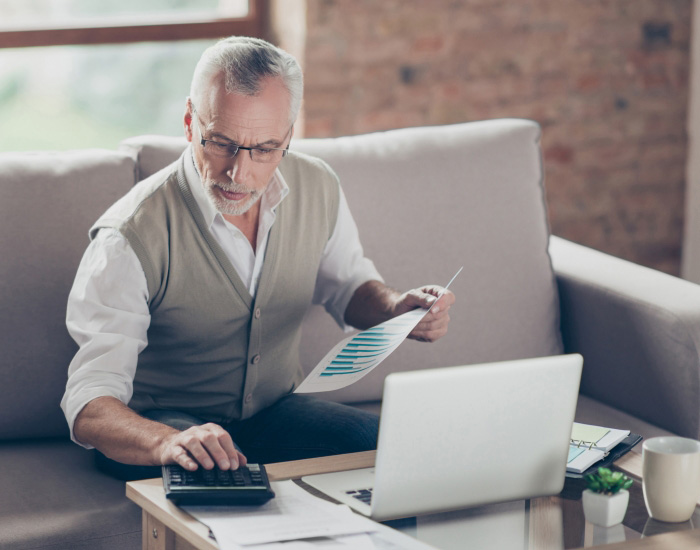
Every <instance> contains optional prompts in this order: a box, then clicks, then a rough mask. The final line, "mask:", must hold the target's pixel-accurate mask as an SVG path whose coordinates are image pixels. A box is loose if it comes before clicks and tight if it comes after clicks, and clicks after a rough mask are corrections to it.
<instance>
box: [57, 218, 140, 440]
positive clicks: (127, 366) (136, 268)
mask: <svg viewBox="0 0 700 550" xmlns="http://www.w3.org/2000/svg"><path fill="white" fill-rule="evenodd" d="M150 321H151V317H150V312H149V309H148V286H147V283H146V277H145V275H144V273H143V269H142V268H141V264H140V262H139V260H138V258H137V257H136V254H135V253H134V251H133V250H132V248H131V246H130V245H129V243H128V242H127V241H126V239H125V238H124V237H123V236H122V235H121V233H119V232H118V231H116V230H112V229H102V230H100V232H99V233H98V234H97V236H96V237H95V239H94V240H93V241H92V242H91V243H90V245H89V246H88V248H87V250H86V251H85V254H84V255H83V259H82V261H81V263H80V266H79V268H78V272H77V274H76V277H75V281H74V283H73V288H72V289H71V292H70V295H69V297H68V307H67V312H66V325H67V327H68V332H69V333H70V335H71V337H72V338H73V339H74V340H75V342H76V343H77V344H78V346H79V350H78V352H77V353H76V355H75V357H74V358H73V360H72V361H71V364H70V366H69V367H68V382H67V384H66V392H65V394H64V395H63V399H62V400H61V408H62V409H63V413H64V414H65V416H66V420H67V422H68V426H69V428H70V435H71V439H72V440H73V441H75V442H76V443H78V444H79V445H83V444H82V443H80V442H79V441H77V440H76V439H75V436H74V435H73V424H74V422H75V419H76V417H77V416H78V414H79V413H80V411H81V410H82V409H83V407H85V405H87V404H88V403H89V402H90V401H92V400H93V399H95V398H97V397H105V396H109V397H114V398H116V399H119V400H120V401H121V402H122V403H124V404H128V402H129V401H130V400H131V396H132V393H133V381H134V376H135V374H136V364H137V361H138V354H139V353H141V351H143V349H144V348H145V347H146V345H147V343H148V337H147V331H148V327H149V325H150ZM83 446H84V447H86V448H91V447H90V446H89V445H83Z"/></svg>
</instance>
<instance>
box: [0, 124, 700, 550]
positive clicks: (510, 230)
mask: <svg viewBox="0 0 700 550" xmlns="http://www.w3.org/2000/svg"><path fill="white" fill-rule="evenodd" d="M539 138H540V129H539V127H538V126H537V124H535V123H533V122H530V121H525V120H515V119H506V120H495V121H486V122H474V123H466V124H459V125H453V126H444V127H434V128H413V129H405V130H397V131H392V132H386V133H380V134H372V135H366V136H354V137H345V138H338V139H324V140H297V141H295V142H293V143H292V149H295V150H300V151H303V152H307V153H311V154H315V155H318V156H321V157H322V158H324V159H326V160H327V161H328V162H329V163H330V164H331V166H333V167H334V169H335V170H336V171H337V173H338V174H339V176H340V179H341V181H342V183H343V188H344V191H345V193H346V195H347V197H348V202H349V203H350V207H351V209H352V211H353V214H354V216H355V218H356V221H357V223H358V226H359V229H360V233H361V237H362V240H363V244H364V245H365V249H366V253H367V255H368V256H370V257H371V258H373V259H374V261H375V263H376V265H377V267H378V268H379V270H380V272H381V273H382V274H383V276H384V277H385V279H386V281H387V283H389V284H391V285H392V286H395V287H397V288H400V289H407V288H411V287H415V286H418V285H421V284H425V283H438V284H444V283H446V282H447V281H448V280H449V278H450V277H451V275H452V274H453V273H454V272H455V271H456V270H457V268H459V267H460V266H462V265H464V266H465V270H464V272H463V273H462V274H461V275H460V277H459V278H458V279H457V280H456V281H455V283H454V291H455V294H456V295H457V299H458V301H457V303H456V304H455V306H454V307H453V309H452V310H451V317H452V322H451V326H450V332H449V334H448V335H447V336H446V337H445V338H444V339H443V340H441V341H440V342H438V343H436V344H432V345H429V344H421V343H417V342H412V341H408V342H405V343H404V344H403V345H402V346H401V347H400V348H399V349H398V350H397V351H396V352H395V353H394V355H392V356H391V357H390V358H389V359H387V361H386V362H385V363H383V364H382V365H381V366H380V367H379V368H378V369H377V370H376V371H375V372H373V373H372V374H370V375H369V376H367V377H366V378H364V379H363V380H362V381H360V382H358V383H357V384H355V385H353V386H350V387H348V388H345V389H344V390H341V391H339V392H334V393H331V394H326V395H324V397H326V398H329V399H336V400H340V401H343V402H350V403H357V404H358V406H362V407H366V408H370V409H374V410H378V407H379V404H380V403H379V400H380V398H381V391H382V381H383V379H384V377H385V376H386V375H387V374H388V373H389V372H393V371H397V370H406V369H418V368H430V367H435V366H447V365H457V364H471V363H478V362H488V361H497V360H506V359H514V358H524V357H535V356H544V355H552V354H556V353H561V352H564V351H577V352H580V353H582V354H583V356H584V358H585V365H584V374H583V379H582V385H581V396H580V399H579V405H578V410H577V419H578V420H581V421H584V422H593V423H599V424H607V425H611V426H615V427H620V428H629V429H632V430H633V431H635V432H637V433H640V434H642V435H644V436H645V437H650V436H653V435H659V434H666V433H676V434H680V435H684V436H689V437H695V438H697V437H699V436H700V402H699V397H700V355H699V353H698V350H699V349H700V286H697V285H693V284H691V283H688V282H685V281H682V280H680V279H676V278H674V277H670V276H667V275H664V274H661V273H658V272H655V271H653V270H650V269H646V268H643V267H640V266H637V265H633V264H630V263H628V262H625V261H622V260H619V259H616V258H613V257H611V256H608V255H605V254H602V253H599V252H596V251H593V250H591V249H588V248H585V247H582V246H579V245H576V244H573V243H570V242H567V241H565V240H562V239H559V238H557V237H553V236H550V235H549V230H548V226H547V222H546V206H545V202H544V189H543V181H542V180H543V170H542V164H541V152H540V144H539ZM185 145H186V143H185V141H184V139H183V138H166V137H162V136H143V137H138V138H132V139H129V140H126V141H125V142H124V143H123V144H122V146H121V147H120V148H119V150H118V151H106V150H86V151H73V152H63V153H27V154H25V153H2V154H0V224H2V227H1V229H0V254H1V255H2V262H0V308H1V310H2V316H1V317H0V323H2V326H1V327H0V349H1V350H2V352H3V353H2V358H1V359H0V375H1V376H2V384H1V385H0V407H2V413H3V414H2V417H1V418H2V420H0V472H1V473H0V476H2V477H1V479H2V491H0V548H11V549H30V548H31V549H39V548H41V549H52V550H54V549H55V550H58V549H82V548H85V549H87V548H90V549H106V548H110V549H111V548H114V549H117V548H118V549H132V548H133V549H136V548H140V545H141V517H140V511H139V509H138V508H137V507H136V506H135V505H134V504H132V503H131V502H129V501H128V500H127V499H126V498H125V496H124V485H123V483H121V482H119V481H116V480H113V479H110V478H108V477H106V476H104V475H102V474H100V473H99V472H97V471H96V470H95V468H94V466H93V464H92V454H91V452H89V451H86V450H84V449H82V448H80V447H78V446H76V445H74V444H73V443H71V442H70V441H69V440H68V437H67V434H68V430H67V427H66V425H65V421H64V418H63V415H62V413H61V411H60V409H59V401H60V399H61V396H62V393H63V389H64V385H65V379H66V369H67V366H68V363H69V361H70V359H71V357H72V355H73V353H74V351H75V345H74V344H73V342H72V341H71V339H70V338H69V336H68V334H67V332H66V329H65V326H64V318H65V303H66V298H67V295H68V291H69V289H70V286H71V283H72V279H73V276H74V274H75V270H76V268H77V265H78V263H79V261H80V257H81V255H82V252H83V250H84V249H85V246H86V245H87V230H88V228H89V227H90V225H91V224H92V222H93V221H94V220H95V219H96V218H97V217H98V216H99V215H100V214H101V213H102V212H103V211H104V210H105V209H106V208H107V206H109V205H110V204H111V203H112V202H113V201H115V200H116V199H117V198H118V197H119V196H121V195H123V194H124V193H125V192H126V191H127V190H128V189H129V188H130V187H131V186H132V185H134V183H135V182H137V181H139V180H140V179H142V178H144V177H146V176H147V175H149V174H151V173H153V172H154V171H156V170H157V169H159V168H161V167H162V166H164V165H166V164H167V163H168V162H171V161H172V160H174V159H175V158H177V157H178V156H179V154H180V153H181V151H182V150H183V149H184V147H185ZM305 324H306V326H305V329H304V345H303V360H304V363H305V365H306V366H307V367H308V368H309V369H310V368H312V367H313V366H314V365H315V364H316V362H317V361H318V360H319V359H320V358H321V357H322V356H323V355H324V353H325V352H326V351H327V350H328V349H329V348H330V347H331V346H332V345H333V344H334V343H336V342H337V341H338V340H340V339H341V338H342V337H343V334H342V333H341V332H340V330H339V329H338V328H337V327H336V326H335V324H334V323H333V322H332V321H331V320H330V317H328V316H327V315H326V314H325V312H323V311H322V310H320V308H311V310H310V311H309V314H308V317H307V319H305ZM479 420H481V419H475V421H479ZM483 420H484V421H486V419H483Z"/></svg>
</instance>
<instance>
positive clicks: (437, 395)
mask: <svg viewBox="0 0 700 550" xmlns="http://www.w3.org/2000/svg"><path fill="white" fill-rule="evenodd" d="M582 366H583V358H582V357H581V356H580V355H578V354H573V355H562V356H554V357H544V358H536V359H525V360H518V361H507V362H501V363H490V364H480V365H469V366H458V367H447V368H437V369H428V370H422V371H413V372H402V373H395V374H390V375H389V376H387V378H386V380H385V383H384V397H383V401H382V413H381V422H380V429H379V441H378V446H377V459H376V465H375V479H374V494H373V497H372V508H371V516H372V517H373V518H375V519H380V520H382V519H391V518H398V517H407V516H414V515H418V514H423V513H431V512H438V511H444V510H454V509H459V508H466V507H469V506H477V505H482V504H487V503H492V502H502V501H507V500H516V499H522V498H530V497H535V496H542V495H551V494H557V493H559V492H560V491H561V490H562V488H563V486H564V476H565V472H566V459H567V456H568V449H569V440H570V436H571V426H572V423H573V421H574V413H575V409H576V402H577V398H578V390H579V383H580V379H581V370H582Z"/></svg>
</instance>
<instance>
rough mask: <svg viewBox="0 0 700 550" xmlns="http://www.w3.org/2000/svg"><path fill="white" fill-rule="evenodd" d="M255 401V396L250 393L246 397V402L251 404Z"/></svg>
mask: <svg viewBox="0 0 700 550" xmlns="http://www.w3.org/2000/svg"><path fill="white" fill-rule="evenodd" d="M252 400H253V394H252V393H249V394H248V395H246V396H245V402H246V403H250V402H251V401H252Z"/></svg>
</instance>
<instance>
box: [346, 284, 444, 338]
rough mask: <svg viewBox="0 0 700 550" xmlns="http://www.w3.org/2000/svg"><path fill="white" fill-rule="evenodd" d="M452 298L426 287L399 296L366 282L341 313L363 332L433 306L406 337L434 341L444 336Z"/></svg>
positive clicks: (434, 286)
mask: <svg viewBox="0 0 700 550" xmlns="http://www.w3.org/2000/svg"><path fill="white" fill-rule="evenodd" d="M454 302H455V295H454V294H453V293H452V292H450V291H449V290H445V289H444V288H442V287H441V286H436V285H427V286H423V287H421V288H416V289H413V290H409V291H408V292H404V293H403V294H399V293H398V292H397V291H395V290H393V289H391V288H389V287H388V286H386V285H385V284H384V283H381V282H379V281H367V282H366V283H364V284H363V285H361V286H360V287H359V288H358V289H357V290H356V291H355V294H353V296H352V298H351V299H350V303H349V304H348V307H347V308H346V310H345V322H346V323H347V324H349V325H351V326H353V327H357V328H359V329H366V328H369V327H373V326H375V325H378V324H379V323H383V322H384V321H388V320H389V319H392V318H394V317H396V316H397V315H401V314H403V313H407V312H408V311H411V310H412V309H416V308H418V307H422V308H429V307H430V306H431V305H432V304H433V303H435V306H434V307H433V309H431V310H430V312H429V313H428V314H426V316H425V317H423V319H422V320H421V322H420V323H418V324H417V325H416V328H414V329H413V331H412V332H411V333H410V334H409V335H408V337H409V338H413V339H415V340H421V341H423V342H434V341H435V340H437V339H438V338H442V337H443V336H444V335H445V334H446V333H447V325H448V324H449V322H450V316H449V314H448V311H449V310H450V307H451V306H452V304H454Z"/></svg>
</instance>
